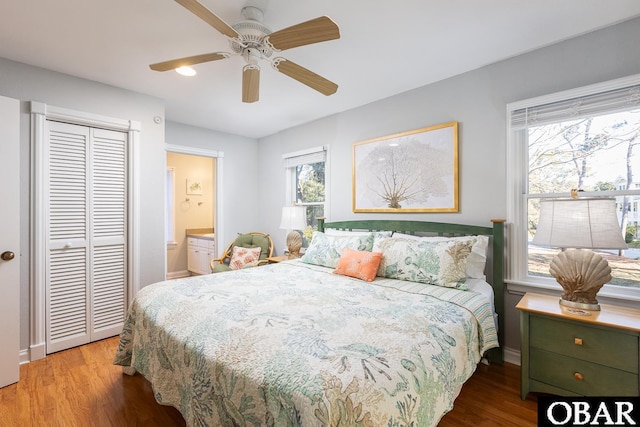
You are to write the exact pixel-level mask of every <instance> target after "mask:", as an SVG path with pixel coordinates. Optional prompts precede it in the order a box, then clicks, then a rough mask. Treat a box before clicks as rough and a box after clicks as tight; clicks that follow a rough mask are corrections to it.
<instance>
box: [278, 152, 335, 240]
mask: <svg viewBox="0 0 640 427" xmlns="http://www.w3.org/2000/svg"><path fill="white" fill-rule="evenodd" d="M282 157H283V159H284V164H285V168H286V174H287V175H286V182H287V197H286V203H287V204H288V205H291V204H294V203H295V204H296V205H302V206H306V208H307V230H306V231H305V233H304V234H305V237H306V238H307V240H310V237H311V233H312V232H313V230H317V228H318V221H317V220H316V218H317V217H319V216H324V213H325V204H326V200H327V197H326V196H327V195H326V191H325V189H326V187H327V185H326V184H327V182H326V181H327V179H326V173H325V169H326V168H325V166H326V159H327V148H326V147H317V148H312V149H309V150H304V151H298V152H295V153H288V154H284V155H283V156H282Z"/></svg>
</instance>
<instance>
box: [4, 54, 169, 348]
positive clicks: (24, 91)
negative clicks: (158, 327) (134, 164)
mask: <svg viewBox="0 0 640 427" xmlns="http://www.w3.org/2000/svg"><path fill="white" fill-rule="evenodd" d="M0 94H1V95H3V96H7V97H11V98H15V99H19V100H21V101H22V102H21V115H20V145H21V151H20V194H21V199H20V201H19V203H20V211H21V215H20V216H21V222H20V245H21V256H20V348H21V349H23V350H25V349H28V348H29V326H30V324H29V323H30V322H29V319H30V311H29V310H30V308H29V282H30V274H29V271H30V268H31V264H30V263H31V260H30V257H29V251H30V249H31V246H30V234H29V228H30V223H29V218H30V212H31V211H30V210H31V205H30V199H29V194H30V193H29V191H30V185H31V169H30V156H31V151H30V114H29V112H30V109H29V101H39V102H43V103H46V104H49V105H53V106H57V107H64V108H68V109H71V110H76V111H83V112H89V113H94V114H99V115H104V116H108V117H113V118H120V119H127V120H135V121H138V122H140V123H141V128H142V129H141V133H140V146H141V154H142V159H143V160H142V161H141V164H140V167H141V171H140V177H141V180H140V181H141V182H140V194H141V198H142V200H141V203H140V206H141V218H143V220H142V221H141V224H140V234H141V248H140V254H141V265H140V280H141V286H145V285H147V284H149V283H153V282H156V281H158V280H162V279H163V278H164V272H165V269H164V257H165V247H164V238H163V235H164V189H163V186H162V185H158V183H159V182H164V176H165V173H164V171H165V152H164V126H163V125H158V124H156V123H154V121H153V118H154V117H155V116H160V117H164V104H163V102H162V101H161V100H160V99H157V98H154V97H150V96H146V95H142V94H139V93H135V92H131V91H127V90H124V89H119V88H115V87H112V86H107V85H103V84H100V83H96V82H91V81H88V80H83V79H79V78H75V77H71V76H68V75H65V74H60V73H56V72H52V71H48V70H44V69H42V68H36V67H32V66H28V65H24V64H20V63H17V62H12V61H9V60H6V59H3V58H0Z"/></svg>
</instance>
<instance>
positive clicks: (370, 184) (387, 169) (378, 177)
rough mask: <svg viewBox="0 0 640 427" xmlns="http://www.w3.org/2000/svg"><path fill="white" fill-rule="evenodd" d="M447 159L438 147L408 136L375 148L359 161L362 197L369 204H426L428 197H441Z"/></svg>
mask: <svg viewBox="0 0 640 427" xmlns="http://www.w3.org/2000/svg"><path fill="white" fill-rule="evenodd" d="M447 160H448V156H447V154H446V153H445V152H443V151H442V150H438V149H437V148H433V147H431V146H429V145H426V144H420V143H418V142H416V141H415V140H412V139H409V140H408V141H407V142H406V143H403V144H399V145H397V146H393V147H392V146H388V145H381V146H379V147H376V148H375V149H374V150H373V151H372V152H371V153H369V155H368V156H367V157H366V158H365V159H364V160H363V163H362V164H361V165H362V166H363V167H364V168H366V169H367V170H368V174H367V176H366V177H364V179H365V187H366V192H365V194H366V197H367V198H368V199H369V200H370V202H371V204H373V205H376V206H381V205H383V206H385V207H388V208H392V209H400V208H402V207H403V204H404V205H407V204H427V202H428V201H429V198H430V197H431V196H438V197H442V196H445V195H446V194H447V191H448V188H447V183H446V182H445V178H446V176H447V174H450V167H448V165H447Z"/></svg>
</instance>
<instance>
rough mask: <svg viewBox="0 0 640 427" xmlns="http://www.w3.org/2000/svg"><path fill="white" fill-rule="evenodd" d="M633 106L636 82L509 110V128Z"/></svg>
mask: <svg viewBox="0 0 640 427" xmlns="http://www.w3.org/2000/svg"><path fill="white" fill-rule="evenodd" d="M634 106H640V84H637V85H631V86H626V87H622V88H619V89H613V90H608V91H604V92H600V93H595V94H589V95H585V96H579V97H574V98H569V99H562V100H558V101H556V102H550V103H546V104H542V105H535V106H529V107H525V108H519V109H516V110H513V111H512V112H511V130H521V129H525V128H528V127H530V126H540V125H546V124H550V123H557V122H560V121H563V120H567V119H572V118H575V119H579V118H583V117H593V116H598V115H601V114H609V113H612V112H617V111H625V110H629V109H630V108H633V107H634Z"/></svg>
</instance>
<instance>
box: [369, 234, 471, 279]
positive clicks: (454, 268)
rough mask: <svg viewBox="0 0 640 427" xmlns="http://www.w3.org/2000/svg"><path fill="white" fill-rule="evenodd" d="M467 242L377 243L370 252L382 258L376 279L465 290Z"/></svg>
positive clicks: (396, 239)
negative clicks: (375, 252)
mask: <svg viewBox="0 0 640 427" xmlns="http://www.w3.org/2000/svg"><path fill="white" fill-rule="evenodd" d="M472 246H473V242H471V241H466V242H465V241H456V240H450V241H443V242H442V241H441V242H438V241H421V240H410V239H402V238H387V239H379V240H378V239H377V240H376V245H375V247H374V248H373V250H375V251H380V252H382V254H383V257H382V262H380V267H379V268H378V276H383V277H387V278H389V279H400V280H408V281H411V282H420V283H428V284H431V285H438V286H444V287H447V288H457V289H467V285H466V284H465V281H466V277H467V274H466V269H467V258H468V257H469V254H470V253H471V249H472Z"/></svg>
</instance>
